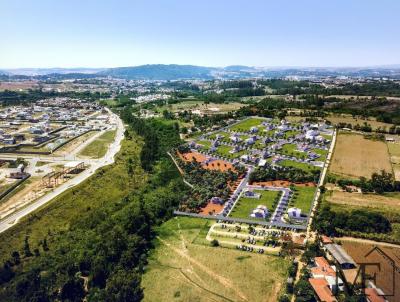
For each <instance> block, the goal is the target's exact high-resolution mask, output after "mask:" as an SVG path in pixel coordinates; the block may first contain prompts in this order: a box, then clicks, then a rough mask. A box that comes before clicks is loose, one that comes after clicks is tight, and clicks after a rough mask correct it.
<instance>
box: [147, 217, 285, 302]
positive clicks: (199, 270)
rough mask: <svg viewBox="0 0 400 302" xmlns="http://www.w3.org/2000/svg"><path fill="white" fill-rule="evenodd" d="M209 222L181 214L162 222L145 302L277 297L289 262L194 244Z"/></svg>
mask: <svg viewBox="0 0 400 302" xmlns="http://www.w3.org/2000/svg"><path fill="white" fill-rule="evenodd" d="M209 224H210V222H209V221H206V220H202V219H194V218H187V217H180V218H175V219H171V220H170V221H168V222H166V223H164V224H163V226H161V228H160V230H159V234H160V237H159V239H158V240H157V241H156V243H157V247H156V249H155V251H154V252H153V253H152V254H151V255H150V259H149V265H148V270H147V272H146V273H145V274H144V276H143V281H142V286H143V287H144V294H145V298H144V301H151V302H156V301H160V302H161V301H162V302H165V301H221V302H222V301H224V302H226V301H254V302H257V301H263V302H265V301H271V302H272V301H277V297H278V295H279V293H280V290H281V288H282V285H283V284H284V283H285V279H286V272H287V268H288V265H289V261H288V260H286V259H283V258H280V257H276V256H267V255H259V254H254V253H247V252H242V251H237V250H233V249H228V248H221V247H211V246H206V245H199V244H193V243H192V242H193V241H194V240H195V239H196V237H198V236H205V235H204V230H203V229H205V230H206V229H208V227H209ZM205 232H206V231H205ZM200 233H201V234H200ZM199 234H200V235H199Z"/></svg>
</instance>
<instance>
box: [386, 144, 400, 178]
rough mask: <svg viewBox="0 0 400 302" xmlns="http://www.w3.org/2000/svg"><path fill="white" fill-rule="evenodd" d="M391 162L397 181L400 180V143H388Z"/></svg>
mask: <svg viewBox="0 0 400 302" xmlns="http://www.w3.org/2000/svg"><path fill="white" fill-rule="evenodd" d="M388 149H389V153H390V161H391V162H392V166H393V172H394V175H395V178H396V180H400V142H396V143H388Z"/></svg>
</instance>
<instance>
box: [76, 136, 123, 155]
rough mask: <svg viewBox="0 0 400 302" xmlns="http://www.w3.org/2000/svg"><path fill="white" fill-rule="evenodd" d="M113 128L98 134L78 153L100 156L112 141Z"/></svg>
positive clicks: (105, 151)
mask: <svg viewBox="0 0 400 302" xmlns="http://www.w3.org/2000/svg"><path fill="white" fill-rule="evenodd" d="M115 133H116V132H115V130H112V131H107V132H105V133H103V134H102V135H100V137H99V138H97V139H95V140H94V141H93V142H91V143H90V144H89V145H87V146H86V147H85V148H84V149H83V150H82V151H81V152H80V153H79V155H82V156H88V157H95V158H100V157H103V156H104V155H105V154H106V153H107V150H108V146H109V145H110V144H111V143H112V142H113V141H114V137H115Z"/></svg>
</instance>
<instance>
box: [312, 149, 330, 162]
mask: <svg viewBox="0 0 400 302" xmlns="http://www.w3.org/2000/svg"><path fill="white" fill-rule="evenodd" d="M312 151H313V152H315V153H316V154H319V155H320V156H321V157H319V158H318V160H321V161H324V160H325V159H326V156H327V155H328V151H327V150H323V149H312Z"/></svg>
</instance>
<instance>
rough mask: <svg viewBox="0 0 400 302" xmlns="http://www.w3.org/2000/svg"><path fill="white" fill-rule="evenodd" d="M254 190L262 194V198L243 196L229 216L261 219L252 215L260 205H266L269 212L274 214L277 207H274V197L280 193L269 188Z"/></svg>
mask: <svg viewBox="0 0 400 302" xmlns="http://www.w3.org/2000/svg"><path fill="white" fill-rule="evenodd" d="M254 192H255V193H260V194H261V197H260V199H256V198H246V197H241V198H240V200H239V201H238V202H237V203H236V205H235V207H234V208H233V210H232V212H231V214H230V215H229V216H230V217H234V218H244V219H255V220H260V219H259V218H252V217H250V214H251V213H252V211H253V210H254V209H255V208H256V207H257V206H258V205H264V206H266V207H267V208H268V210H269V213H270V214H272V213H273V211H274V210H275V207H273V202H274V199H275V198H276V197H277V196H278V195H279V192H278V191H267V190H255V191H254Z"/></svg>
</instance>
